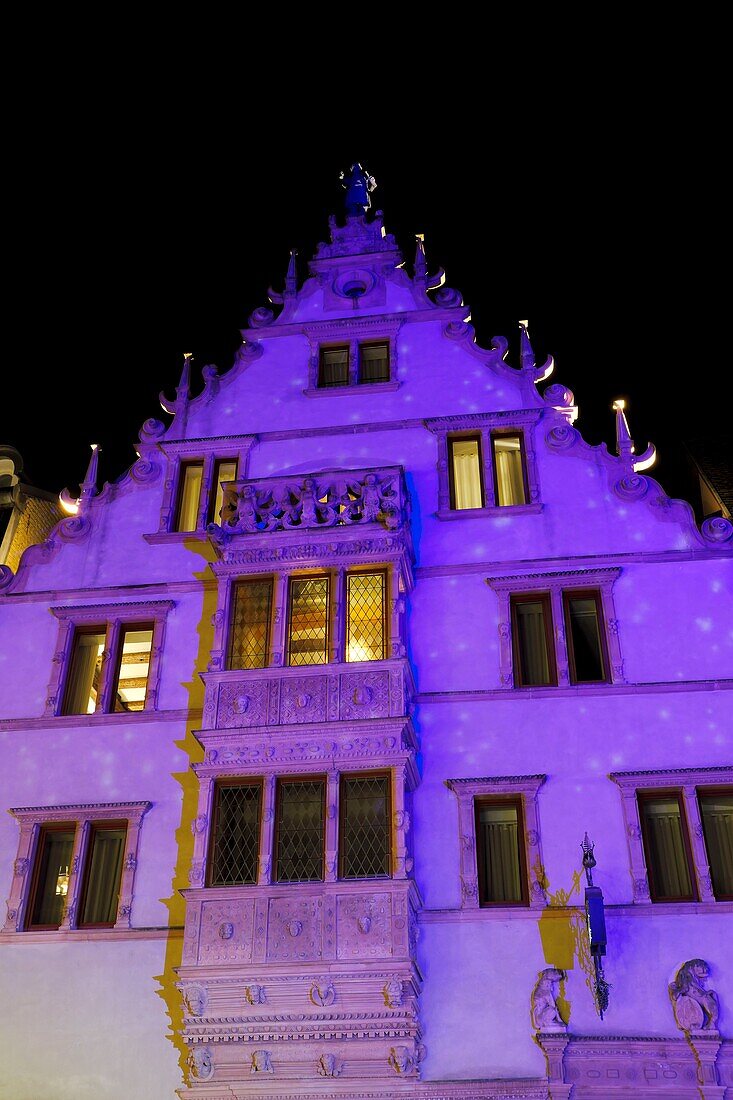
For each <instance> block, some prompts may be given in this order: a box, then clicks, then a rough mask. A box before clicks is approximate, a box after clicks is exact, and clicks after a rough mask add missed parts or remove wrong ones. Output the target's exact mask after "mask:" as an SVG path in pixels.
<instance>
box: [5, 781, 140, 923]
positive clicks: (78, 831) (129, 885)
mask: <svg viewBox="0 0 733 1100" xmlns="http://www.w3.org/2000/svg"><path fill="white" fill-rule="evenodd" d="M151 807H152V802H96V803H92V804H73V805H64V806H21V807H14V808H12V809H11V810H10V811H9V812H10V813H11V814H12V816H13V817H14V818H15V819H16V821H17V822H18V825H19V828H20V836H19V839H18V851H17V856H16V859H15V864H14V875H13V879H12V884H11V892H10V897H9V898H8V902H7V919H6V922H5V925H4V927H3V929H2V931H3V932H18V933H22V934H23V935H25V936H31V935H33V934H35V933H38V934H40V935H41V936H47V935H54V936H55V935H59V934H62V933H67V932H69V933H75V932H77V931H82V932H86V933H88V932H90V931H91V932H94V931H95V930H99V931H100V932H101V933H102V934H106V932H107V931H111V930H114V931H122V930H127V929H131V928H132V927H133V925H132V903H133V899H134V892H135V875H136V871H137V867H138V852H139V846H140V830H141V826H142V820H143V818H144V816H145V815H146V814H147V812H148V811H149V810H150V809H151ZM123 822H124V824H125V825H126V827H127V832H126V835H125V844H124V848H123V853H124V854H123V862H122V873H121V877H120V887H119V897H118V904H117V914H116V918H115V921H114V924H113V925H107V924H105V925H94V926H92V925H85V926H83V927H81V926H80V925H79V924H78V918H79V914H80V912H81V901H82V890H83V889H85V888H86V861H87V857H88V853H89V852H90V850H91V836H92V829H93V827H94V826H95V825H96V826H99V825H107V824H108V823H109V826H110V827H112V826H113V825H116V826H117V827H118V828H119V827H120V826H121V825H122V823H123ZM60 826H63V827H65V828H67V829H68V828H73V830H74V843H73V847H72V853H71V861H70V864H69V888H68V893H67V895H66V904H65V906H64V912H63V916H62V920H61V924H60V925H58V926H53V927H50V928H48V927H38V926H35V925H34V926H30V927H29V926H28V922H29V920H30V915H31V913H32V906H33V904H34V902H35V890H36V889H37V878H38V875H39V874H40V853H41V847H40V846H41V844H42V840H43V837H44V835H45V834H44V830H48V829H49V828H51V829H53V828H56V827H60Z"/></svg>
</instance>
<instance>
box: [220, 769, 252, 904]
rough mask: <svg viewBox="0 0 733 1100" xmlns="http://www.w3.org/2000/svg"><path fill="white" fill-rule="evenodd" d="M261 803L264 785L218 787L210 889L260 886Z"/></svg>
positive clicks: (242, 784) (248, 784) (247, 784)
mask: <svg viewBox="0 0 733 1100" xmlns="http://www.w3.org/2000/svg"><path fill="white" fill-rule="evenodd" d="M261 803H262V784H261V783H260V782H257V783H231V784H230V783H226V784H224V783H222V784H221V785H219V786H217V788H216V800H215V804H214V821H213V827H212V837H211V856H210V860H209V867H210V870H209V885H210V886H237V885H242V884H245V883H254V882H257V859H258V855H259V847H260V812H261Z"/></svg>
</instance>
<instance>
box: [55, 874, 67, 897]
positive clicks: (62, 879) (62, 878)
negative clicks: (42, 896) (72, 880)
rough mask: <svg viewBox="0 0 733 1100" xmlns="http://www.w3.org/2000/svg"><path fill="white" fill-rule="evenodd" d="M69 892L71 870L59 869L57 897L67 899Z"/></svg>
mask: <svg viewBox="0 0 733 1100" xmlns="http://www.w3.org/2000/svg"><path fill="white" fill-rule="evenodd" d="M68 892H69V868H68V867H66V868H64V869H63V870H62V869H61V867H59V873H58V875H57V876H56V896H57V897H62V898H65V897H66V895H67V894H68Z"/></svg>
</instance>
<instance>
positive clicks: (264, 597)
mask: <svg viewBox="0 0 733 1100" xmlns="http://www.w3.org/2000/svg"><path fill="white" fill-rule="evenodd" d="M271 606H272V579H271V578H267V579H265V580H257V581H239V583H238V584H236V585H235V586H234V591H233V594H232V613H231V616H232V617H231V627H230V633H229V651H228V654H227V668H230V669H232V668H264V667H265V665H266V664H267V658H268V654H269V649H270V618H271V611H270V609H271Z"/></svg>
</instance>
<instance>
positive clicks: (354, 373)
mask: <svg viewBox="0 0 733 1100" xmlns="http://www.w3.org/2000/svg"><path fill="white" fill-rule="evenodd" d="M358 381H359V341H358V340H352V341H351V342H350V343H349V385H350V386H356V385H357V383H358Z"/></svg>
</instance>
